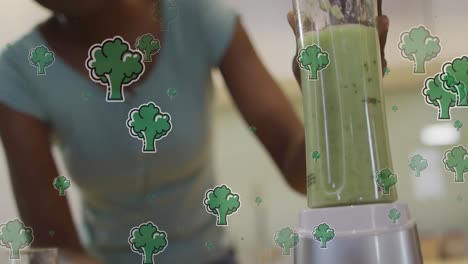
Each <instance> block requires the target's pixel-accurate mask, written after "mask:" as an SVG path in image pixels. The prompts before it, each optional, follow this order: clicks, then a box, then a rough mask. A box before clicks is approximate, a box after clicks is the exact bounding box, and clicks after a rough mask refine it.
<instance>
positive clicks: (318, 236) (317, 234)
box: [312, 223, 335, 248]
mask: <svg viewBox="0 0 468 264" xmlns="http://www.w3.org/2000/svg"><path fill="white" fill-rule="evenodd" d="M312 235H313V236H314V239H315V240H317V241H319V242H321V246H320V247H321V248H327V242H328V241H331V240H332V239H333V238H334V237H335V230H333V229H332V228H330V226H329V225H327V224H326V223H323V224H320V225H318V226H316V227H315V228H314V232H313V233H312Z"/></svg>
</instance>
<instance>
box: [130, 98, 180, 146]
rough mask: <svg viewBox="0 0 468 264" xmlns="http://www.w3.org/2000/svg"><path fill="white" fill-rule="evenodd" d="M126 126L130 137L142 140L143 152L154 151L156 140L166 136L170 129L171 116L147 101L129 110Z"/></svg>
mask: <svg viewBox="0 0 468 264" xmlns="http://www.w3.org/2000/svg"><path fill="white" fill-rule="evenodd" d="M127 128H128V129H129V132H130V135H131V136H132V137H134V138H137V139H139V140H142V141H143V148H142V152H143V153H156V141H158V140H161V139H162V138H164V137H166V136H167V135H168V134H169V132H170V131H171V130H172V124H171V116H170V115H169V114H168V113H163V112H161V109H160V108H159V107H158V106H157V105H156V104H154V103H153V102H149V103H147V104H142V105H140V107H138V108H133V109H132V110H130V112H129V113H128V120H127Z"/></svg>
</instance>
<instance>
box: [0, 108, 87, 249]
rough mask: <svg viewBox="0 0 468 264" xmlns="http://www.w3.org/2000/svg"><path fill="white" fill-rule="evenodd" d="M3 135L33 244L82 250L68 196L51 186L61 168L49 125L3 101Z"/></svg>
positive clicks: (0, 116) (0, 111)
mask: <svg viewBox="0 0 468 264" xmlns="http://www.w3.org/2000/svg"><path fill="white" fill-rule="evenodd" d="M0 137H1V138H2V142H3V146H4V149H5V154H6V156H7V161H8V166H9V171H10V178H11V183H12V186H13V190H14V194H15V198H16V204H17V207H18V211H19V213H20V216H21V220H22V221H23V222H24V223H25V225H26V226H29V227H32V228H33V236H34V240H33V244H32V246H33V247H60V248H69V249H72V250H76V251H83V249H82V248H81V245H80V242H79V239H78V236H77V232H76V230H75V226H74V224H73V220H72V216H71V213H70V208H69V206H68V203H67V199H66V197H62V196H59V195H58V191H56V190H55V189H54V188H53V186H52V181H53V179H54V178H55V177H57V176H58V171H57V168H56V166H55V163H54V160H53V157H52V153H51V151H50V146H51V144H50V141H49V129H48V127H47V125H46V124H45V123H43V122H41V121H38V120H36V119H34V118H32V117H30V116H28V115H25V114H22V113H19V112H17V111H14V110H12V109H11V108H9V107H7V106H5V105H2V104H0ZM51 230H53V231H54V235H53V236H51V235H50V234H49V231H51Z"/></svg>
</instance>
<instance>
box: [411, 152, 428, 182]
mask: <svg viewBox="0 0 468 264" xmlns="http://www.w3.org/2000/svg"><path fill="white" fill-rule="evenodd" d="M408 165H409V168H410V169H411V170H412V171H415V172H416V177H419V176H421V171H423V170H425V169H426V168H427V165H428V164H427V160H426V159H424V158H423V157H422V156H421V155H419V154H417V155H414V156H413V157H411V158H410V160H409V164H408Z"/></svg>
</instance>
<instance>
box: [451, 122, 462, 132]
mask: <svg viewBox="0 0 468 264" xmlns="http://www.w3.org/2000/svg"><path fill="white" fill-rule="evenodd" d="M453 126H454V127H455V128H456V129H457V131H460V129H461V128H462V127H463V123H462V122H461V121H460V120H457V121H455V123H453Z"/></svg>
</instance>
